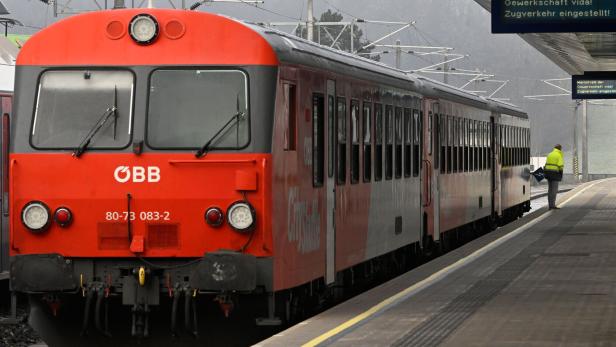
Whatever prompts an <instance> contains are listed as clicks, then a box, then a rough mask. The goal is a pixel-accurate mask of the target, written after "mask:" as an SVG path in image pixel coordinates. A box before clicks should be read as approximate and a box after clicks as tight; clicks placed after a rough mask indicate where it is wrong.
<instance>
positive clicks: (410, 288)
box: [258, 179, 616, 346]
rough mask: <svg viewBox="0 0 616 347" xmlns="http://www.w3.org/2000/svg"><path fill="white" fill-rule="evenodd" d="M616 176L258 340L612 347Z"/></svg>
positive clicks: (266, 343)
mask: <svg viewBox="0 0 616 347" xmlns="http://www.w3.org/2000/svg"><path fill="white" fill-rule="evenodd" d="M615 183H616V180H615V179H607V180H602V181H595V182H591V183H587V184H584V185H581V186H579V187H577V188H575V189H574V190H572V191H570V192H568V193H565V194H559V195H560V198H559V203H560V206H561V209H560V210H552V211H547V210H546V209H541V210H538V211H536V212H533V213H530V214H529V215H527V216H525V217H524V218H522V219H519V220H517V221H516V222H514V223H511V224H509V225H508V226H505V227H503V228H499V229H498V230H496V231H495V232H492V233H490V234H487V235H485V236H483V237H481V238H479V239H477V240H474V241H473V242H470V243H468V244H466V245H464V246H463V247H460V248H458V249H456V250H454V251H452V252H450V253H448V254H446V255H444V256H441V257H439V258H437V259H435V260H434V261H431V262H429V263H427V264H424V265H422V266H420V267H418V268H417V269H414V270H412V271H410V272H408V273H406V274H404V275H402V276H400V277H398V278H396V279H394V280H392V281H390V282H388V283H385V284H383V285H381V286H379V287H377V288H374V289H373V290H371V291H368V292H366V293H364V294H362V295H360V296H357V297H355V298H353V299H351V300H349V301H347V302H345V303H342V304H340V305H338V306H336V307H334V308H332V309H330V310H329V311H326V312H324V313H322V314H320V315H317V316H315V317H313V318H311V319H309V320H307V321H305V322H302V323H300V324H298V325H296V326H294V327H292V328H290V329H288V330H286V331H283V332H281V333H279V334H277V335H275V336H273V337H271V338H269V339H267V340H265V341H263V342H261V343H259V344H258V346H300V345H303V346H317V345H319V346H327V345H334V346H437V345H442V346H555V345H558V346H612V345H616V223H615V221H616V190H612V189H611V187H612V186H613V185H614V184H615Z"/></svg>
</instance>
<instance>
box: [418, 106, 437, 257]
mask: <svg viewBox="0 0 616 347" xmlns="http://www.w3.org/2000/svg"><path fill="white" fill-rule="evenodd" d="M423 110H424V112H423V114H424V119H423V123H424V124H425V125H426V126H425V131H424V140H423V143H425V144H426V146H424V148H423V158H424V159H423V160H422V163H423V174H422V186H423V189H422V206H423V213H422V214H423V225H424V226H423V230H424V231H423V235H422V241H421V242H422V245H423V246H424V247H426V246H428V244H429V237H430V236H431V237H432V239H433V240H434V241H438V240H439V239H440V209H439V207H440V204H439V185H438V178H439V177H438V176H439V170H438V169H439V161H440V153H439V151H440V137H439V126H440V124H439V116H438V113H439V104H438V101H437V100H434V99H424V102H423Z"/></svg>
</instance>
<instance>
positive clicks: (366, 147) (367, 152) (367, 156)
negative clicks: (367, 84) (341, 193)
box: [361, 101, 373, 182]
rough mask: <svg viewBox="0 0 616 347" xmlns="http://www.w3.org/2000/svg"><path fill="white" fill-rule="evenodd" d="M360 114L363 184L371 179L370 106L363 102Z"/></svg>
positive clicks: (371, 130)
mask: <svg viewBox="0 0 616 347" xmlns="http://www.w3.org/2000/svg"><path fill="white" fill-rule="evenodd" d="M363 106H364V107H363V109H362V110H363V112H362V114H361V115H362V135H363V136H362V138H363V139H362V141H363V152H364V182H370V180H371V179H372V132H373V129H372V104H371V103H369V102H366V101H364V105H363Z"/></svg>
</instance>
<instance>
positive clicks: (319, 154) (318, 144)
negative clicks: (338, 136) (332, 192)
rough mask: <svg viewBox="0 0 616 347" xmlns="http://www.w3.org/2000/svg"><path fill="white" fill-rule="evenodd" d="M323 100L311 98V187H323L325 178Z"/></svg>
mask: <svg viewBox="0 0 616 347" xmlns="http://www.w3.org/2000/svg"><path fill="white" fill-rule="evenodd" d="M324 150H325V98H324V97H323V95H321V94H314V95H313V97H312V185H313V186H315V187H321V186H323V180H324V178H325V153H324Z"/></svg>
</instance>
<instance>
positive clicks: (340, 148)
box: [336, 98, 347, 184]
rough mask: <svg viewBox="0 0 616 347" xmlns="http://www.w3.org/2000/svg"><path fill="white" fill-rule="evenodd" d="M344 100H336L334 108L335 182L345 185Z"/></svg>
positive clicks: (345, 136)
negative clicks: (335, 134)
mask: <svg viewBox="0 0 616 347" xmlns="http://www.w3.org/2000/svg"><path fill="white" fill-rule="evenodd" d="M346 119H347V118H346V99H345V98H338V99H337V107H336V133H337V134H338V135H337V136H336V143H337V145H336V148H337V152H336V182H337V183H338V184H345V183H346V157H347V156H346V154H347V146H346V143H347V135H346V134H347V131H346Z"/></svg>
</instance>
